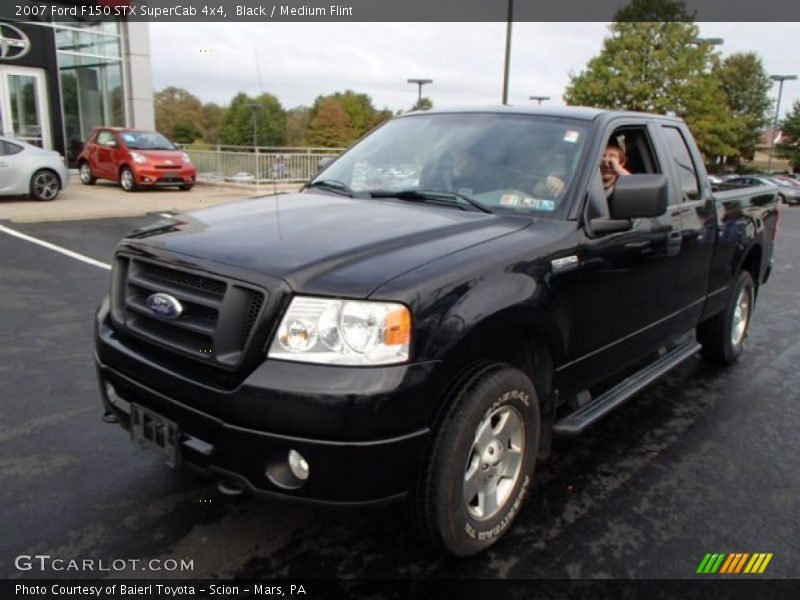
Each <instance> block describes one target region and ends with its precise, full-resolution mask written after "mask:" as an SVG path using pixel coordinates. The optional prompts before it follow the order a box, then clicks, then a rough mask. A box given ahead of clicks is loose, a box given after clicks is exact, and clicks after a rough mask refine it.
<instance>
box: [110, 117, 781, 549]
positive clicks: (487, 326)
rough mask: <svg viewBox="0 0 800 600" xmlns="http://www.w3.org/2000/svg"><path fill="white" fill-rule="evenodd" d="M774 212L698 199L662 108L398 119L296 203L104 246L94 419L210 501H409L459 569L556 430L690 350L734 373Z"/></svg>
mask: <svg viewBox="0 0 800 600" xmlns="http://www.w3.org/2000/svg"><path fill="white" fill-rule="evenodd" d="M622 138H624V145H625V147H626V149H627V163H626V168H627V169H628V170H629V171H632V172H633V173H635V174H633V175H626V176H620V177H618V178H617V179H616V181H615V182H614V177H612V176H611V175H613V172H612V171H611V170H610V168H608V167H607V168H606V171H604V172H603V173H602V174H601V171H600V169H598V165H600V164H601V161H602V158H603V155H604V151H605V150H606V144H607V143H609V140H614V141H617V140H620V139H622ZM617 143H620V142H617ZM617 155H619V154H617ZM398 173H401V174H402V176H398ZM551 177H553V178H555V177H557V178H558V179H559V181H560V182H561V185H558V186H555V185H552V184H553V182H554V179H551ZM608 181H611V185H610V186H609V185H607V184H608ZM548 183H549V184H551V185H546V184H548ZM776 197H777V191H776V188H775V187H774V186H770V187H765V186H759V187H749V188H737V189H732V190H729V191H724V192H718V193H714V192H712V190H711V186H710V184H709V182H708V179H707V176H706V171H705V169H704V167H703V160H702V156H701V154H700V151H699V150H698V148H697V146H696V145H695V142H694V139H693V138H692V135H691V133H690V132H689V129H688V128H687V127H686V125H685V124H684V123H683V121H681V120H679V119H676V118H673V117H664V116H658V115H645V114H642V113H626V112H617V111H605V110H595V109H587V108H552V109H547V110H544V109H538V110H537V109H535V108H531V109H524V108H510V107H503V108H497V109H476V110H472V111H470V110H458V111H446V110H439V111H436V110H431V111H425V112H421V113H411V114H407V115H403V116H400V117H397V118H395V119H393V120H391V121H388V122H387V123H385V124H384V125H382V126H381V127H380V128H378V129H376V130H375V131H373V132H372V133H370V134H369V135H368V136H367V137H365V138H364V139H363V140H361V141H359V142H358V143H357V144H356V145H354V146H353V147H352V148H350V149H349V150H348V151H347V152H345V153H344V154H343V155H342V156H340V157H339V158H337V160H336V161H335V162H333V163H331V164H330V165H329V166H328V167H327V168H326V169H324V170H323V171H322V172H321V173H319V174H318V175H317V176H316V177H315V178H314V179H313V180H311V181H310V182H309V183H308V184H307V185H306V186H305V188H304V189H303V190H302V192H301V193H297V194H291V195H283V196H280V197H274V196H271V197H262V198H256V199H250V200H247V201H246V202H244V203H239V204H228V205H225V206H222V207H214V208H208V209H205V210H200V211H196V212H191V213H188V214H183V215H179V216H177V217H174V218H170V219H165V220H163V221H160V222H158V223H154V224H153V225H150V226H148V227H145V228H143V229H141V230H138V231H135V232H132V233H131V234H130V235H129V236H127V237H126V238H125V239H123V240H122V241H121V242H120V244H119V245H118V247H117V249H116V252H115V255H114V259H113V272H112V274H111V284H110V292H109V295H108V297H106V298H105V299H104V300H103V301H102V303H101V306H100V308H99V310H98V312H97V316H96V322H95V324H96V335H95V347H96V354H95V360H96V366H97V373H98V377H99V380H100V391H101V395H102V402H103V407H104V408H103V410H104V418H105V420H106V421H108V422H118V423H120V424H121V425H122V426H123V427H125V428H126V429H128V430H129V432H130V433H129V435H130V436H131V438H132V440H133V441H135V442H136V443H137V444H139V445H141V446H142V447H144V448H146V449H147V450H149V451H152V452H153V453H155V454H156V455H157V456H159V457H160V458H161V459H162V460H163V461H164V462H166V463H167V464H169V465H173V466H174V465H177V464H180V463H184V464H188V465H193V466H196V467H199V468H201V469H204V470H206V471H208V472H209V473H211V474H214V475H216V476H219V477H222V478H225V481H226V483H227V484H228V489H230V488H231V486H233V485H238V486H240V487H241V488H247V489H249V490H251V491H253V492H256V493H263V494H266V495H274V496H279V497H282V498H288V499H295V500H307V501H316V502H327V503H338V504H346V505H373V504H380V503H385V502H392V501H406V502H407V503H408V508H409V515H410V517H411V518H410V523H411V525H412V527H414V528H415V529H416V531H417V532H418V533H419V534H420V535H421V536H422V537H423V538H424V539H427V540H429V541H430V542H432V543H433V544H435V545H436V546H438V547H440V548H443V549H445V550H447V551H449V552H451V553H453V554H455V555H459V556H467V555H472V554H475V553H477V552H480V551H482V550H484V549H486V548H487V547H489V546H491V545H492V544H493V543H495V542H496V541H497V540H498V539H500V537H502V536H503V535H504V534H505V533H506V532H507V531H508V530H509V528H510V526H511V524H512V522H513V521H514V519H515V518H516V516H517V515H518V514H519V512H520V510H521V508H522V506H523V501H524V500H525V498H526V496H527V495H528V493H529V492H530V491H531V490H532V489H535V488H536V486H535V485H534V477H535V471H534V466H535V464H536V462H537V460H538V459H540V458H543V457H546V456H547V454H548V453H549V450H550V440H551V438H552V436H553V435H566V436H572V435H577V434H579V433H581V432H583V431H585V430H586V429H587V428H588V427H590V426H591V425H593V424H595V423H597V422H598V421H599V420H600V419H601V418H602V417H604V416H605V415H607V414H608V413H609V412H611V411H612V410H614V409H615V408H617V407H618V406H620V405H621V404H622V403H623V402H625V401H627V400H629V399H630V398H632V397H633V396H635V394H636V393H638V392H639V391H641V390H643V389H644V388H645V387H646V386H647V385H649V384H650V383H652V382H653V381H655V380H656V379H658V378H659V377H661V376H663V375H664V374H665V373H667V372H668V371H670V370H671V369H672V368H674V367H675V366H677V365H679V364H681V363H682V362H683V361H685V360H687V359H688V358H690V357H692V356H694V355H695V354H696V353H697V352H698V351H700V352H702V353H703V355H704V356H705V357H707V358H708V359H709V360H712V361H715V362H719V363H722V364H731V363H734V362H735V361H736V360H737V359H738V358H739V356H740V355H741V353H742V352H743V349H744V346H745V340H746V338H747V332H748V328H749V326H750V322H751V319H752V317H753V310H754V306H755V302H756V298H757V291H758V290H759V289H760V287H761V286H763V285H764V284H765V283H766V282H767V280H768V278H769V275H770V272H771V269H772V251H773V240H774V238H775V235H776V233H777V231H778V227H777V221H778V215H779V213H778V207H777V202H776ZM745 369H746V366H745ZM686 383H687V385H691V380H687V382H686ZM647 426H648V425H646V424H645V425H642V424H637V423H634V422H631V427H630V430H631V436H636V435H639V434H640V432H641V427H647ZM637 428H638V430H637ZM231 482H233V483H231Z"/></svg>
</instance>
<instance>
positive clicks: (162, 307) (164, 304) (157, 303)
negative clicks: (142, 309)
mask: <svg viewBox="0 0 800 600" xmlns="http://www.w3.org/2000/svg"><path fill="white" fill-rule="evenodd" d="M145 304H146V305H147V308H149V309H150V311H151V312H152V313H153V314H154V315H155V316H157V317H158V318H159V319H177V318H178V317H180V316H181V314H182V313H183V306H181V303H180V302H178V300H177V299H176V298H173V297H172V296H170V295H169V294H164V293H162V292H159V293H157V294H152V295H151V296H148V297H147V300H146V301H145Z"/></svg>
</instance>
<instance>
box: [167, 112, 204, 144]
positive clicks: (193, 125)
mask: <svg viewBox="0 0 800 600" xmlns="http://www.w3.org/2000/svg"><path fill="white" fill-rule="evenodd" d="M167 137H169V138H170V139H171V140H172V141H174V142H179V143H181V144H191V143H192V142H196V141H198V140H201V139H202V138H203V132H202V130H201V129H200V124H199V123H198V122H197V121H195V120H193V119H191V118H190V117H187V116H180V117H178V120H177V121H175V124H174V125H173V126H172V135H169V136H167Z"/></svg>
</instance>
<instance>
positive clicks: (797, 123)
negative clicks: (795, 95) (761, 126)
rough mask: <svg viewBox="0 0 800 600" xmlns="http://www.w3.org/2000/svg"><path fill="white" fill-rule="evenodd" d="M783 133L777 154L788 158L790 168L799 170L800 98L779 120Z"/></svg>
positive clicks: (795, 170)
mask: <svg viewBox="0 0 800 600" xmlns="http://www.w3.org/2000/svg"><path fill="white" fill-rule="evenodd" d="M780 129H781V131H782V132H783V135H782V137H781V141H780V143H779V144H778V146H777V150H778V155H779V156H781V157H782V158H787V159H789V162H790V163H792V170H793V171H794V172H795V173H797V172H800V100H798V101H796V102H795V103H794V104H793V105H792V110H791V111H790V112H789V114H788V115H786V118H785V119H784V120H783V121H781V126H780Z"/></svg>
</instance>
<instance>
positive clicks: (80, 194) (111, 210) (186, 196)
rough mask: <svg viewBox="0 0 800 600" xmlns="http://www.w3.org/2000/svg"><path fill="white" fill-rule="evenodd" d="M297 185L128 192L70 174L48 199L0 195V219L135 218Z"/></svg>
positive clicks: (293, 188)
mask: <svg viewBox="0 0 800 600" xmlns="http://www.w3.org/2000/svg"><path fill="white" fill-rule="evenodd" d="M299 188H300V184H280V185H277V186H273V185H266V184H265V185H260V186H255V185H245V184H225V185H220V184H206V183H198V184H197V185H196V186H195V187H194V189H192V190H191V191H189V192H182V191H180V190H178V189H177V188H167V189H161V190H143V191H139V192H133V193H128V192H124V191H122V188H120V187H119V186H118V185H116V184H114V183H111V182H107V181H98V182H97V183H96V184H95V185H93V186H88V185H83V184H82V183H81V182H80V180H79V179H78V177H77V175H73V176H72V178H71V181H70V185H69V187H67V189H66V190H63V191H62V192H61V193H60V194H59V196H58V198H56V199H55V200H53V201H52V202H37V201H36V200H30V199H28V198H22V197H15V196H8V197H0V220H10V221H12V222H17V223H34V222H39V221H75V220H82V219H106V218H111V217H135V216H140V215H144V214H146V213H150V212H185V211H188V210H194V209H197V208H205V207H207V206H214V205H216V204H225V203H228V202H235V201H237V200H244V199H246V198H252V197H254V196H258V195H265V194H274V193H275V192H278V193H286V192H294V191H296V190H297V189H299Z"/></svg>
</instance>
